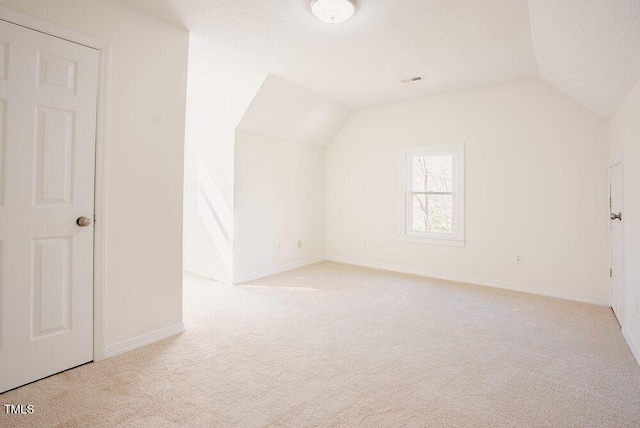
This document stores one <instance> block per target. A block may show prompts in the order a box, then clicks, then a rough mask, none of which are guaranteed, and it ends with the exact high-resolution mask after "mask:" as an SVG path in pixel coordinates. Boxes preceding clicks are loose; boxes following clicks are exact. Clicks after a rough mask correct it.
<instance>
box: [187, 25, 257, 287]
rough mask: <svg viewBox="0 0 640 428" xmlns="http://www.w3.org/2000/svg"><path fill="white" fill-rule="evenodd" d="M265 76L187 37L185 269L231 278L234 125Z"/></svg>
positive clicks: (225, 281)
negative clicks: (227, 61) (233, 63)
mask: <svg viewBox="0 0 640 428" xmlns="http://www.w3.org/2000/svg"><path fill="white" fill-rule="evenodd" d="M266 77H267V75H266V74H265V73H251V72H246V71H242V70H240V69H237V68H234V67H233V66H231V65H229V64H227V63H226V62H225V61H222V60H220V58H218V57H216V53H215V52H212V51H211V49H210V47H209V44H208V43H207V41H206V40H202V39H200V38H199V37H198V36H196V35H192V36H191V40H190V48H189V85H188V96H187V98H188V101H187V131H186V159H185V171H186V174H185V198H184V269H185V270H187V271H189V272H193V273H196V274H198V275H202V276H205V277H207V278H211V279H215V280H217V281H220V282H223V283H231V282H232V276H233V180H234V176H233V174H234V172H233V165H234V161H233V159H234V148H233V144H234V138H235V129H236V126H237V125H238V123H239V122H240V119H242V116H243V115H244V113H245V111H246V110H247V108H248V107H249V105H250V104H251V101H252V100H253V98H254V97H255V95H256V93H257V92H258V89H260V86H261V85H262V83H263V82H264V80H265V78H266ZM206 200H208V202H209V203H207V202H206Z"/></svg>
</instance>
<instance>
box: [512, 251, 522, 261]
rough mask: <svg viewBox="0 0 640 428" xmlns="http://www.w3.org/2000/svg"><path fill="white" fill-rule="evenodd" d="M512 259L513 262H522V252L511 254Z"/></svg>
mask: <svg viewBox="0 0 640 428" xmlns="http://www.w3.org/2000/svg"><path fill="white" fill-rule="evenodd" d="M513 261H514V262H515V263H522V254H520V253H516V254H514V255H513Z"/></svg>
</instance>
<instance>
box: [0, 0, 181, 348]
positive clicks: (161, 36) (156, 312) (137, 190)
mask: <svg viewBox="0 0 640 428" xmlns="http://www.w3.org/2000/svg"><path fill="white" fill-rule="evenodd" d="M0 4H1V5H3V6H6V7H8V8H11V9H14V10H17V11H20V12H23V13H26V14H29V15H32V16H35V17H37V18H40V19H42V20H45V21H49V22H51V23H54V24H57V25H60V26H63V27H66V28H69V29H72V30H75V31H79V32H82V33H85V34H88V35H91V36H94V37H97V38H100V39H102V40H105V41H107V42H110V43H111V46H112V52H111V80H110V86H109V111H108V116H109V117H108V120H109V123H108V137H107V152H108V153H107V156H108V168H107V172H106V175H107V190H106V192H107V211H106V219H105V220H106V229H107V237H106V254H105V256H106V283H105V287H106V296H107V298H106V299H107V300H106V307H105V311H106V344H107V346H108V345H113V344H116V343H118V342H121V341H124V340H126V339H130V338H132V337H135V336H138V335H142V334H144V333H148V332H151V331H154V330H157V329H161V328H165V327H169V326H173V325H176V324H179V323H181V322H182V190H183V189H182V182H183V151H184V117H185V113H184V112H185V99H186V77H187V54H188V33H187V32H186V31H184V30H180V29H178V28H175V27H173V26H171V25H168V24H165V23H163V22H161V21H159V20H157V19H154V18H151V17H149V16H147V15H145V14H144V13H142V12H139V11H137V10H135V9H132V8H130V7H128V6H125V5H123V4H122V3H120V2H117V1H113V0H56V1H50V0H28V1H24V0H0ZM132 219H137V220H132Z"/></svg>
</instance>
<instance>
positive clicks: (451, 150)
mask: <svg viewBox="0 0 640 428" xmlns="http://www.w3.org/2000/svg"><path fill="white" fill-rule="evenodd" d="M441 155H453V191H452V194H453V219H452V233H450V234H449V233H436V232H414V231H412V230H411V196H412V192H411V159H412V158H413V157H415V156H441ZM400 171H401V174H400V177H401V192H400V196H401V197H400V199H401V201H400V206H401V207H402V209H401V210H400V211H401V214H400V215H399V220H398V228H399V232H398V239H399V240H401V241H406V242H417V243H422V244H435V245H448V246H455V247H464V243H465V239H464V199H465V197H464V143H459V144H432V145H423V146H406V147H402V156H401V161H400Z"/></svg>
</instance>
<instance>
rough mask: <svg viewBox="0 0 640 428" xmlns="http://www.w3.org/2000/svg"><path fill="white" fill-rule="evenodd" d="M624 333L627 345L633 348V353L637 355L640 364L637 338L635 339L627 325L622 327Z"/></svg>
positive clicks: (639, 349)
mask: <svg viewBox="0 0 640 428" xmlns="http://www.w3.org/2000/svg"><path fill="white" fill-rule="evenodd" d="M622 335H623V336H624V338H625V339H626V341H627V345H629V349H631V353H632V354H633V356H634V357H636V362H637V363H638V365H640V348H639V347H638V345H637V344H636V342H635V340H633V337H632V336H631V333H629V330H628V329H627V327H626V326H625V327H622Z"/></svg>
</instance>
